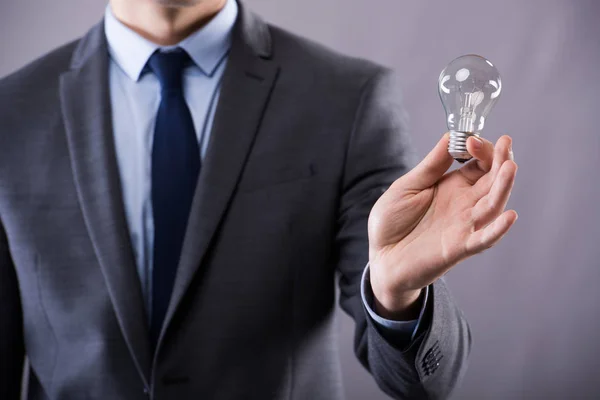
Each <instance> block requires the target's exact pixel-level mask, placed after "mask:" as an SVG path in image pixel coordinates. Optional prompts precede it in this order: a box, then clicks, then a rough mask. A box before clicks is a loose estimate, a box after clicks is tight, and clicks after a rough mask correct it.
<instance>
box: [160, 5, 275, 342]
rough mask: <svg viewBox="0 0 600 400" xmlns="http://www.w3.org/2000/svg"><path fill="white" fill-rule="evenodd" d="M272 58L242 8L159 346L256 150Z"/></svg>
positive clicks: (264, 37) (257, 25)
mask: <svg viewBox="0 0 600 400" xmlns="http://www.w3.org/2000/svg"><path fill="white" fill-rule="evenodd" d="M270 55H271V43H270V36H269V32H268V27H267V25H266V24H265V23H264V22H262V21H261V20H259V19H258V17H256V16H255V15H253V14H251V13H249V12H248V11H246V10H245V8H244V7H243V5H242V4H240V14H239V17H238V21H237V23H236V27H235V28H234V32H233V41H232V47H231V50H230V54H229V59H228V63H227V68H226V71H225V73H224V76H223V81H222V84H221V90H220V97H219V99H220V100H219V104H218V106H217V110H216V114H215V119H214V124H213V128H212V133H211V139H210V143H209V148H208V152H207V155H206V158H205V160H204V163H203V165H202V170H201V173H200V177H199V182H198V186H197V188H196V193H195V195H194V201H193V203H192V210H191V213H190V219H189V222H188V227H187V233H186V237H185V240H184V243H183V249H182V253H181V259H180V264H179V267H178V270H177V276H176V279H175V284H174V287H173V293H172V297H171V302H170V305H169V309H168V310H167V314H166V317H165V324H164V326H163V330H162V333H161V337H160V339H159V344H158V345H159V346H160V342H161V341H162V337H163V336H164V334H165V331H166V329H167V328H168V325H169V322H170V321H171V318H172V316H173V313H174V312H175V310H176V308H177V306H178V305H179V303H180V301H181V299H182V297H183V295H184V294H185V291H186V290H187V288H188V286H189V284H190V282H191V280H192V279H193V277H194V274H195V273H196V271H197V270H198V267H199V266H200V264H201V263H202V260H203V258H204V256H205V254H206V252H207V250H208V249H209V247H210V244H211V240H212V238H213V236H214V235H215V232H216V231H217V230H218V227H219V224H220V221H221V220H222V219H223V216H224V214H225V213H226V211H227V208H228V206H229V204H230V202H231V197H232V195H233V193H234V191H235V188H236V186H237V183H238V180H239V177H240V175H241V172H242V170H243V168H244V165H245V162H246V159H247V156H248V154H249V152H250V149H251V148H252V144H253V142H254V137H255V135H256V132H257V130H258V127H259V124H260V121H261V118H262V115H263V113H264V110H265V107H266V105H267V102H268V99H269V96H270V93H271V91H272V88H273V86H274V83H275V80H276V77H277V73H278V71H279V68H278V66H277V65H276V64H275V62H274V61H273V60H270Z"/></svg>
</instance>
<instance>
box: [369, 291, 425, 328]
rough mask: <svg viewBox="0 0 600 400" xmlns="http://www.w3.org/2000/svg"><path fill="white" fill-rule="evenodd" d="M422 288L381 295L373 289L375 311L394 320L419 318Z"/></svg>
mask: <svg viewBox="0 0 600 400" xmlns="http://www.w3.org/2000/svg"><path fill="white" fill-rule="evenodd" d="M422 291H423V290H422V289H417V290H409V291H403V292H396V293H391V294H388V295H384V294H382V293H380V294H379V295H378V294H377V293H376V292H375V290H373V295H374V296H373V297H374V298H373V300H374V301H373V302H374V306H375V312H376V313H377V314H378V315H379V316H381V317H382V318H385V319H389V320H394V321H409V320H413V319H417V318H418V317H419V312H420V311H421V306H422V304H421V293H422Z"/></svg>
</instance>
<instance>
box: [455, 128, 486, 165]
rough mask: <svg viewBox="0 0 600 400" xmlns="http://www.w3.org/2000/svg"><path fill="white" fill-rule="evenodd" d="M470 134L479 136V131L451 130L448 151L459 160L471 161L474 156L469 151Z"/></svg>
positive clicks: (461, 161)
mask: <svg viewBox="0 0 600 400" xmlns="http://www.w3.org/2000/svg"><path fill="white" fill-rule="evenodd" d="M470 136H476V137H479V133H477V132H460V131H450V141H449V142H448V153H450V155H451V156H452V157H453V158H454V159H455V160H456V161H458V162H460V163H464V162H466V161H469V160H470V159H471V158H473V156H471V155H470V154H469V152H468V151H467V139H468V138H469V137H470Z"/></svg>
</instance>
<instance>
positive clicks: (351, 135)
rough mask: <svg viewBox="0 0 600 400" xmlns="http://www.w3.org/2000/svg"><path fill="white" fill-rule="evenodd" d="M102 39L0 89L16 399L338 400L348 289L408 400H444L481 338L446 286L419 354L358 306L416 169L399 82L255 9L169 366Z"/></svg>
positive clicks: (187, 264)
mask: <svg viewBox="0 0 600 400" xmlns="http://www.w3.org/2000/svg"><path fill="white" fill-rule="evenodd" d="M107 66H108V53H107V44H106V41H105V37H104V32H103V28H102V24H99V25H97V26H95V27H94V28H92V30H91V31H90V32H89V33H88V34H87V35H86V36H84V37H83V38H82V39H81V40H78V41H76V42H74V43H71V44H68V45H66V46H64V47H62V48H59V49H58V50H55V51H53V52H52V53H50V54H48V55H46V56H44V57H42V58H41V59H39V60H37V61H35V62H33V63H32V64H30V65H29V66H27V67H25V68H23V69H22V70H20V71H18V72H16V73H15V74H13V75H11V76H9V77H7V78H5V79H3V80H2V81H1V82H0V323H1V328H0V398H2V399H13V398H17V397H18V392H19V387H20V379H21V370H22V365H23V356H24V354H26V355H27V357H28V359H29V362H30V364H29V369H28V372H29V380H28V397H29V398H30V399H115V400H118V399H140V400H142V399H146V398H152V399H196V398H202V399H214V400H233V399H297V400H303V399H307V400H317V399H341V398H343V393H342V385H341V382H340V376H341V374H340V365H339V361H338V355H337V352H336V348H337V346H336V339H335V337H336V334H335V332H336V328H335V326H334V324H333V317H332V316H333V312H334V302H335V297H336V296H335V286H334V280H335V277H336V271H337V272H339V274H340V280H339V284H340V303H341V306H342V308H343V309H344V310H346V311H347V312H348V313H349V314H350V315H351V316H352V317H353V318H354V319H355V321H356V337H355V350H356V354H357V356H358V358H359V359H360V361H361V362H362V364H363V365H364V366H365V367H366V368H367V369H369V371H370V372H371V373H372V375H373V377H374V378H375V380H376V381H377V383H378V384H379V386H380V387H381V388H382V389H383V390H384V391H385V392H387V393H389V394H390V395H392V396H394V397H397V398H425V397H429V398H444V397H446V396H447V395H448V394H449V393H450V392H451V390H452V389H453V388H454V387H455V385H456V383H457V381H458V380H459V379H460V376H461V374H462V372H463V371H464V368H465V365H466V358H467V356H468V352H469V344H470V335H469V330H468V326H467V324H466V322H465V320H464V319H463V316H462V315H461V312H460V311H459V310H458V309H457V307H456V306H455V305H454V303H453V301H452V299H451V297H450V295H449V293H448V290H447V289H446V287H445V286H444V284H443V282H441V281H440V282H437V283H435V284H434V285H433V286H432V290H431V295H432V300H431V304H430V307H429V313H428V316H427V320H426V321H425V322H424V324H423V329H422V331H421V332H419V337H418V338H417V340H415V341H414V342H413V343H412V344H411V345H410V346H408V347H407V348H397V347H395V346H394V345H393V344H391V343H389V342H388V341H386V340H385V339H384V338H383V337H382V336H381V335H380V332H378V330H377V328H376V327H375V326H374V325H373V323H372V321H371V320H370V319H369V318H368V317H367V314H366V312H365V310H364V308H363V305H362V302H361V298H360V295H359V282H360V278H361V273H362V271H363V268H364V266H365V264H366V262H367V258H368V252H367V246H368V242H367V229H366V227H367V217H368V214H369V211H370V209H371V206H372V205H373V203H374V202H375V200H376V199H377V198H378V197H379V196H380V195H381V193H382V192H383V191H384V190H385V189H386V187H387V186H388V185H389V184H390V183H391V182H392V181H394V180H395V179H396V178H398V177H399V176H401V175H402V174H404V173H405V172H406V171H407V169H408V168H409V166H410V163H411V161H409V160H410V155H409V151H408V148H409V147H408V143H407V137H406V132H405V125H404V114H403V111H402V107H401V105H400V104H399V103H398V101H399V95H398V93H397V92H396V91H394V85H393V80H392V79H391V75H390V73H389V72H388V71H387V70H385V69H383V68H381V67H379V66H376V65H374V64H372V63H369V62H366V61H362V60H357V59H352V58H349V57H344V56H341V55H338V54H336V53H334V52H332V51H329V50H326V49H324V48H323V47H321V46H319V45H316V44H314V43H311V42H309V41H307V40H304V39H301V38H298V37H295V36H293V35H291V34H290V33H287V32H285V31H283V30H281V29H278V28H276V27H273V26H269V25H267V24H265V23H264V22H262V21H261V20H260V19H259V18H258V17H256V16H255V15H253V14H252V13H250V12H249V11H247V10H246V9H245V8H244V7H243V6H242V8H241V12H240V18H239V20H238V22H237V24H236V28H235V32H234V40H233V45H232V49H231V53H230V58H229V63H228V66H227V70H226V72H225V75H224V78H223V83H222V91H221V96H220V102H219V105H218V110H217V113H216V118H215V123H214V127H213V129H214V130H213V134H212V136H211V143H210V144H209V149H208V153H207V156H206V160H205V162H204V165H203V168H202V172H201V175H200V178H199V182H198V187H197V191H196V193H195V198H194V203H193V207H192V211H191V216H190V223H189V226H188V231H187V235H186V238H185V243H184V246H183V251H182V257H181V262H180V265H179V268H178V272H177V278H176V282H175V287H174V291H173V297H172V300H171V304H170V306H169V310H168V313H167V316H166V320H165V326H164V327H163V331H162V334H161V336H160V340H159V344H158V348H157V350H156V352H155V353H154V354H152V353H151V351H150V344H149V338H148V324H147V321H146V318H145V313H144V307H143V304H142V296H141V291H140V285H139V282H138V276H137V274H136V269H135V265H134V259H133V253H132V248H131V244H130V242H129V235H128V232H127V225H126V220H125V217H124V208H123V204H122V196H121V187H120V182H119V174H118V170H117V163H116V159H115V149H114V143H113V137H112V130H111V117H110V116H111V110H110V103H109V93H108V88H109V85H108V69H107Z"/></svg>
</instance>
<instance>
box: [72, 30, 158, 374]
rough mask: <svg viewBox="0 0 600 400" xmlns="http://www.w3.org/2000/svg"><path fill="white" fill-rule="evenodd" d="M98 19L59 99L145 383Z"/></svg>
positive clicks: (140, 313) (82, 197)
mask: <svg viewBox="0 0 600 400" xmlns="http://www.w3.org/2000/svg"><path fill="white" fill-rule="evenodd" d="M108 57H109V56H108V51H107V46H106V41H105V37H104V29H103V25H102V23H101V24H99V25H97V26H96V27H94V28H93V29H92V30H91V31H90V33H88V35H87V36H85V37H84V38H83V39H82V40H81V42H80V44H79V45H78V47H77V49H76V50H75V53H74V55H73V60H72V65H71V70H69V71H68V72H66V73H64V74H63V75H62V76H61V81H60V98H61V106H62V113H63V118H64V124H65V130H66V135H67V142H68V147H69V153H70V157H71V164H72V169H73V174H74V179H75V185H76V188H77V194H78V197H79V201H80V204H81V209H82V212H83V216H84V219H85V223H86V226H87V229H88V232H89V235H90V238H91V240H92V243H93V246H94V250H95V253H96V256H97V258H98V261H99V263H100V267H101V269H102V273H103V275H104V279H105V281H106V285H107V287H108V292H109V295H110V299H111V301H112V304H113V306H114V309H115V313H116V316H117V320H118V323H119V326H120V327H121V330H122V332H123V335H124V337H125V341H126V342H127V345H128V347H129V350H130V352H131V354H132V356H133V359H134V361H135V364H136V367H137V369H138V371H139V373H140V375H141V377H142V379H143V380H144V383H145V384H146V385H147V383H148V377H149V369H150V343H149V338H148V330H147V323H146V320H145V313H144V306H143V299H142V294H141V288H140V284H139V278H138V276H137V273H136V267H135V259H134V256H133V251H132V247H131V242H130V238H129V233H128V229H127V224H126V219H125V212H124V207H123V203H122V192H121V185H120V179H119V173H118V165H117V160H116V155H115V148H114V142H113V134H112V119H111V110H110V98H109V81H108V62H109V58H108Z"/></svg>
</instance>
